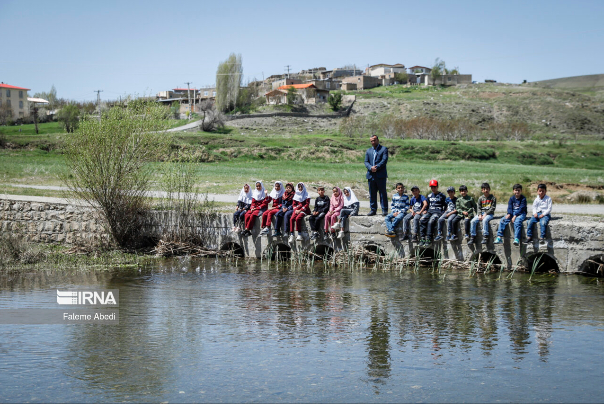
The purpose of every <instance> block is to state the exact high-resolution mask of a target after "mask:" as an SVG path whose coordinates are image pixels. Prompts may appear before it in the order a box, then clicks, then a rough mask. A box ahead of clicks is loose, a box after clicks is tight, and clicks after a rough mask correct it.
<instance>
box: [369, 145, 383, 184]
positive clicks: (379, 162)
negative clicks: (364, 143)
mask: <svg viewBox="0 0 604 404" xmlns="http://www.w3.org/2000/svg"><path fill="white" fill-rule="evenodd" d="M386 163H388V149H387V148H386V147H384V146H382V145H381V144H378V147H377V148H376V149H374V148H373V147H370V148H369V149H367V151H366V152H365V167H367V174H366V175H365V177H366V178H367V179H368V180H377V179H381V178H388V172H387V171H386ZM373 166H377V171H376V172H372V171H371V167H373Z"/></svg>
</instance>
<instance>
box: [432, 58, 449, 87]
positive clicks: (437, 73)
mask: <svg viewBox="0 0 604 404" xmlns="http://www.w3.org/2000/svg"><path fill="white" fill-rule="evenodd" d="M446 70H447V66H446V63H445V61H444V60H440V58H436V60H435V61H434V66H432V71H431V72H430V77H432V83H434V84H436V81H437V80H438V79H440V78H441V77H442V75H443V74H446Z"/></svg>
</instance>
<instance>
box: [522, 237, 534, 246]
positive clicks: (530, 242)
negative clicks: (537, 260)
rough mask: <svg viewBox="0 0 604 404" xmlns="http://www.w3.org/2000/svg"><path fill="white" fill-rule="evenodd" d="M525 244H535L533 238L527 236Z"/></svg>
mask: <svg viewBox="0 0 604 404" xmlns="http://www.w3.org/2000/svg"><path fill="white" fill-rule="evenodd" d="M524 244H533V238H532V237H527V238H526V240H524Z"/></svg>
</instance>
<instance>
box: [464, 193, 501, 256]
mask: <svg viewBox="0 0 604 404" xmlns="http://www.w3.org/2000/svg"><path fill="white" fill-rule="evenodd" d="M480 189H481V190H482V195H480V198H478V215H477V216H475V217H474V219H472V221H471V222H470V237H468V244H472V243H474V237H476V226H477V225H478V222H480V221H482V244H486V243H487V239H488V237H489V229H490V227H489V222H490V221H491V220H493V216H494V215H495V207H496V205H497V198H495V196H494V195H492V194H491V186H490V185H489V183H488V182H484V183H483V184H482V185H481V186H480ZM466 236H467V235H466Z"/></svg>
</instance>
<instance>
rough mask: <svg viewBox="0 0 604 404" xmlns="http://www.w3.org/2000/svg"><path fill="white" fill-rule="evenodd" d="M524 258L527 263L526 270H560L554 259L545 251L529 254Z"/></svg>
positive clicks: (537, 271)
mask: <svg viewBox="0 0 604 404" xmlns="http://www.w3.org/2000/svg"><path fill="white" fill-rule="evenodd" d="M526 260H527V263H528V268H527V270H528V271H529V272H530V273H554V272H560V268H559V267H558V263H557V262H556V260H555V259H554V258H552V257H551V256H549V255H547V254H545V253H537V254H533V255H529V256H528V258H527V259H526Z"/></svg>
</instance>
